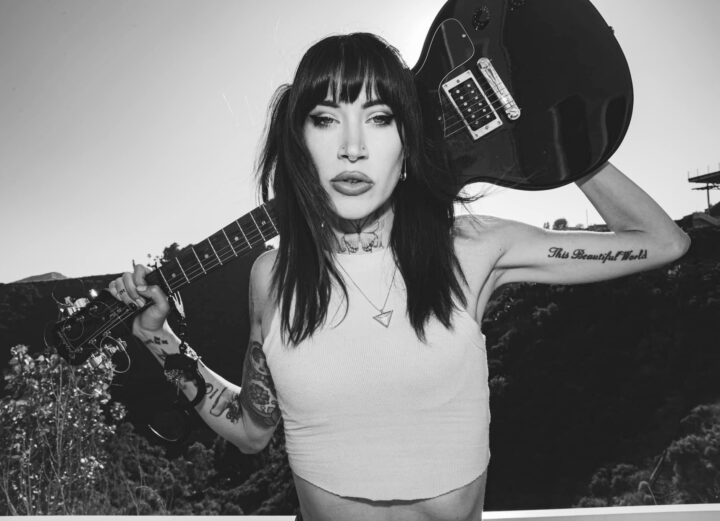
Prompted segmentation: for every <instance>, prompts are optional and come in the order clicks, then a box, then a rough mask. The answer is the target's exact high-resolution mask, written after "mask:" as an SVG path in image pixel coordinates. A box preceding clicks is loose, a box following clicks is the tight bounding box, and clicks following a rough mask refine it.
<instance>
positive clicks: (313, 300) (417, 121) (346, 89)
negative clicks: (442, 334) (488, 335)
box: [258, 33, 466, 344]
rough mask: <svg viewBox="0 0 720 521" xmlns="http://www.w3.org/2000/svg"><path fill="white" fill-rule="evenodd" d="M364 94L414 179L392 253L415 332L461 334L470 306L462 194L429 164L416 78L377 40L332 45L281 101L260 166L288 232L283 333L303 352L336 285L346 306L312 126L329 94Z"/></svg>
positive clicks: (336, 40) (276, 284)
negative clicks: (461, 254) (434, 327)
mask: <svg viewBox="0 0 720 521" xmlns="http://www.w3.org/2000/svg"><path fill="white" fill-rule="evenodd" d="M362 89H366V94H367V95H368V98H370V97H371V94H372V93H376V95H377V96H378V97H379V98H380V99H381V100H382V101H383V102H384V103H386V104H387V105H388V106H389V107H390V108H391V109H392V111H393V114H394V116H395V121H396V123H397V126H398V131H399V132H400V138H401V140H402V143H403V148H404V154H405V160H406V172H407V179H406V180H405V181H402V182H400V183H398V185H397V187H396V189H395V191H394V192H393V195H392V204H393V208H394V212H395V217H394V222H393V228H392V231H391V235H390V247H391V248H392V251H393V254H394V257H395V261H396V262H397V265H398V269H399V271H400V273H401V274H402V277H403V279H404V281H405V285H406V287H407V311H408V316H409V320H410V323H411V324H412V326H413V328H414V329H415V331H416V333H417V335H418V337H419V338H420V339H424V336H425V335H424V333H425V324H426V323H427V321H428V319H429V318H430V317H431V316H433V315H434V316H436V317H437V318H438V319H439V320H440V322H441V323H442V324H443V325H445V327H448V328H449V327H452V323H451V322H452V320H451V316H452V310H453V308H454V307H455V302H454V299H453V297H455V298H457V301H458V302H459V303H461V304H462V305H463V306H464V305H465V304H466V299H465V296H464V293H463V290H462V286H461V281H462V282H463V283H464V282H465V277H464V274H463V272H462V269H461V267H460V263H459V262H458V259H457V257H456V255H455V249H454V247H453V237H452V229H453V222H454V209H453V202H454V201H455V200H458V197H457V196H456V194H455V189H456V187H457V186H458V184H457V183H456V180H455V179H454V178H453V176H452V175H451V173H450V172H449V170H448V169H445V168H439V167H438V166H437V165H436V164H435V163H434V162H433V161H431V159H430V158H429V156H428V154H427V150H428V147H427V146H426V143H425V142H424V139H423V123H422V115H421V109H420V105H419V103H418V96H417V92H416V90H415V83H414V81H413V75H412V72H411V71H410V69H409V68H408V67H407V65H405V63H404V62H403V60H402V58H401V57H400V54H399V53H398V51H397V50H396V49H395V48H394V47H392V46H390V45H389V44H388V43H387V42H385V41H384V40H382V39H381V38H380V37H378V36H375V35H373V34H369V33H354V34H348V35H342V36H331V37H328V38H325V39H323V40H321V41H320V42H318V43H316V44H315V45H313V46H312V47H311V48H310V49H309V50H308V51H307V52H306V53H305V55H304V56H303V58H302V60H301V61H300V64H299V65H298V69H297V72H296V73H295V78H294V80H293V83H292V84H291V85H284V86H282V87H281V88H280V89H278V91H277V92H276V93H275V97H274V98H273V101H272V103H271V105H270V111H269V121H268V126H267V129H266V132H267V136H266V139H265V145H264V147H263V149H262V151H261V155H260V157H259V162H258V173H259V176H260V190H261V194H262V198H263V200H264V201H267V199H268V193H269V189H270V186H271V185H272V190H273V193H274V195H275V206H276V210H277V215H278V228H279V231H280V245H279V251H278V255H277V259H276V261H275V262H276V263H275V267H274V271H273V278H272V287H273V289H274V291H275V294H276V295H277V297H278V299H279V301H280V303H281V310H280V312H281V327H282V331H283V333H284V334H287V335H288V336H289V339H290V341H291V342H293V343H294V344H297V343H299V342H300V341H302V340H303V339H305V338H307V337H308V336H310V335H312V333H313V332H314V331H315V330H316V329H317V328H318V327H319V326H321V325H322V324H323V322H324V321H325V319H326V316H327V311H328V303H329V300H330V293H331V289H332V279H335V280H336V281H337V283H338V284H339V287H340V288H341V289H342V291H343V292H345V295H346V297H347V291H346V287H345V284H344V282H343V278H342V276H340V274H339V273H338V271H337V269H336V267H335V265H334V263H333V260H332V255H333V254H332V251H333V245H334V241H335V237H334V234H333V232H332V230H331V229H330V227H329V226H324V225H323V223H326V222H331V217H332V216H333V209H332V205H331V203H330V200H329V197H328V195H327V193H326V192H325V190H324V189H323V188H322V187H321V185H320V182H319V180H318V175H317V171H316V169H315V165H314V164H313V161H312V158H311V156H310V152H309V151H308V149H307V146H306V145H305V140H304V137H303V125H304V123H305V119H306V118H307V116H308V114H309V112H310V111H311V110H312V109H313V108H314V107H315V106H316V104H317V103H318V102H320V101H322V100H324V99H325V98H326V97H327V95H328V92H330V93H331V95H332V97H333V99H334V101H336V102H349V103H352V102H354V101H355V100H356V99H357V97H358V96H359V95H360V92H361V90H362Z"/></svg>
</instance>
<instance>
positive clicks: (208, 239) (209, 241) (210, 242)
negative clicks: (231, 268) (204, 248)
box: [206, 237, 222, 266]
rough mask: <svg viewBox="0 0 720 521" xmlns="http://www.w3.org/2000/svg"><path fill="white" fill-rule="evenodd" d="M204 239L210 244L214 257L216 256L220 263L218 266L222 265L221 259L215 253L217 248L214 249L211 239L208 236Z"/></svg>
mask: <svg viewBox="0 0 720 521" xmlns="http://www.w3.org/2000/svg"><path fill="white" fill-rule="evenodd" d="M206 240H207V243H208V244H209V245H210V248H212V251H213V253H214V254H215V257H217V260H218V262H219V263H220V266H222V260H220V256H219V255H218V254H217V250H216V249H215V246H213V243H212V241H211V240H210V238H209V237H208V238H207V239H206Z"/></svg>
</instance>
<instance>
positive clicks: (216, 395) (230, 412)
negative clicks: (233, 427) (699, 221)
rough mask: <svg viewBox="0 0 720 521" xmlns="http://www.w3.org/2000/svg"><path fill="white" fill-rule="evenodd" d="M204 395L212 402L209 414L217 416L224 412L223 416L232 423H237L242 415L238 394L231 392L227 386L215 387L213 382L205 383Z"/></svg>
mask: <svg viewBox="0 0 720 521" xmlns="http://www.w3.org/2000/svg"><path fill="white" fill-rule="evenodd" d="M205 396H206V397H207V399H208V400H210V401H211V402H212V405H211V406H210V414H212V415H213V416H215V417H217V418H219V417H220V416H222V414H223V413H225V417H226V418H227V419H228V420H230V421H231V422H233V423H237V422H238V421H239V420H240V417H241V416H242V409H241V408H240V396H239V395H238V394H234V393H231V392H230V391H228V390H227V387H223V388H222V389H219V388H218V389H216V388H215V386H213V384H211V383H208V382H206V383H205Z"/></svg>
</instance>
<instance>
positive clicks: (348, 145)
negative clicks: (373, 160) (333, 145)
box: [338, 125, 368, 162]
mask: <svg viewBox="0 0 720 521" xmlns="http://www.w3.org/2000/svg"><path fill="white" fill-rule="evenodd" d="M344 130H345V131H344V132H343V135H342V142H341V143H340V147H339V149H338V158H339V159H348V160H349V161H351V162H355V161H357V160H358V159H363V158H367V157H368V150H367V146H365V136H364V135H363V131H362V126H361V125H348V126H346V127H345V129H344Z"/></svg>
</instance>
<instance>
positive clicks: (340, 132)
mask: <svg viewBox="0 0 720 521" xmlns="http://www.w3.org/2000/svg"><path fill="white" fill-rule="evenodd" d="M303 131H304V135H305V143H306V145H307V147H308V149H309V151H310V155H311V156H312V159H313V162H314V164H315V168H316V169H317V172H318V175H319V178H320V183H321V185H322V187H323V188H324V189H325V191H326V192H327V193H328V195H329V196H330V200H331V201H332V203H333V205H334V208H335V212H336V213H337V216H338V217H339V218H341V219H349V220H354V219H362V218H364V217H367V216H368V215H370V214H372V213H373V212H375V211H376V210H377V209H378V208H380V207H381V206H382V205H383V204H384V203H386V202H387V201H388V200H389V199H390V196H391V195H392V192H393V190H394V189H395V186H396V185H397V183H398V180H399V178H400V172H401V169H402V162H403V146H402V142H401V140H400V134H399V132H398V128H397V126H396V124H395V117H394V115H393V112H392V110H391V109H390V107H389V106H388V105H386V104H384V103H382V101H380V100H379V99H377V98H375V96H373V97H372V99H368V98H367V96H366V93H365V89H364V88H363V89H362V91H361V93H360V95H359V96H358V98H357V99H356V100H355V101H354V102H353V103H343V102H340V103H335V102H333V101H332V98H331V97H330V96H328V97H327V98H326V99H325V101H323V102H321V103H318V105H316V106H315V107H314V108H313V109H312V110H311V111H310V113H309V115H308V117H307V118H306V120H305V125H304V129H303Z"/></svg>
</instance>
